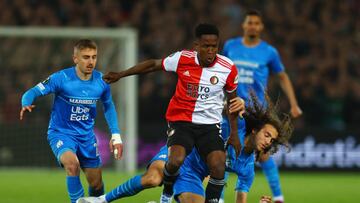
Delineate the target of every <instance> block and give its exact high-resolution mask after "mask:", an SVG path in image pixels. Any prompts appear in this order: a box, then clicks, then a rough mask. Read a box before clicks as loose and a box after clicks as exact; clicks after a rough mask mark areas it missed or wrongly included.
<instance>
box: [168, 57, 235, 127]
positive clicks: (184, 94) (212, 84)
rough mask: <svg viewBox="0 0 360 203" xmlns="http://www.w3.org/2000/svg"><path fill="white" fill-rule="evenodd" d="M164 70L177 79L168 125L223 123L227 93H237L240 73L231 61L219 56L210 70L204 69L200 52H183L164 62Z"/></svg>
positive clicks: (169, 107) (170, 104)
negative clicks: (200, 61) (173, 73)
mask: <svg viewBox="0 0 360 203" xmlns="http://www.w3.org/2000/svg"><path fill="white" fill-rule="evenodd" d="M162 67H163V69H164V70H165V71H172V72H175V73H176V74H177V76H178V81H177V85H176V91H175V94H174V95H173V97H172V98H171V100H170V103H169V106H168V109H167V112H166V119H167V120H168V121H187V122H192V123H194V124H214V123H219V122H220V121H221V120H222V115H221V113H222V109H223V106H224V90H225V91H227V92H228V93H231V92H233V91H236V88H237V83H238V72H237V69H236V67H235V65H234V63H233V62H232V61H231V60H230V59H228V58H227V57H225V56H222V55H219V54H217V56H216V58H215V60H214V62H213V63H212V64H210V65H209V67H202V66H200V64H199V61H198V58H197V52H195V51H188V50H182V51H179V52H176V53H174V54H171V55H170V56H168V57H166V58H164V59H163V61H162Z"/></svg>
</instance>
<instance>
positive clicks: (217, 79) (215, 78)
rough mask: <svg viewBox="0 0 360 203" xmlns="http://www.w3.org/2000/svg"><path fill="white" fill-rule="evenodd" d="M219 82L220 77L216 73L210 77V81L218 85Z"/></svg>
mask: <svg viewBox="0 0 360 203" xmlns="http://www.w3.org/2000/svg"><path fill="white" fill-rule="evenodd" d="M218 82H219V78H218V77H216V76H215V75H214V76H212V77H211V78H210V83H211V84H213V85H216V84H217V83H218Z"/></svg>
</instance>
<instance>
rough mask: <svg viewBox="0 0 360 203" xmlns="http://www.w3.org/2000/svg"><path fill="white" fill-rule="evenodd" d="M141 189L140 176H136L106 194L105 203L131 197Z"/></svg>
mask: <svg viewBox="0 0 360 203" xmlns="http://www.w3.org/2000/svg"><path fill="white" fill-rule="evenodd" d="M143 189H144V187H143V186H142V185H141V175H137V176H134V177H133V178H131V179H129V180H128V181H126V182H125V183H123V184H121V185H119V186H118V187H117V188H115V189H113V190H112V191H111V192H109V193H107V194H106V195H105V199H106V201H107V202H111V201H113V200H116V199H120V198H122V197H128V196H133V195H135V194H137V193H139V192H140V191H142V190H143Z"/></svg>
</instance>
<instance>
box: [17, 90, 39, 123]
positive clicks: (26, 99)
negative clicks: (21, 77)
mask: <svg viewBox="0 0 360 203" xmlns="http://www.w3.org/2000/svg"><path fill="white" fill-rule="evenodd" d="M40 95H41V92H40V91H39V90H38V89H36V88H35V87H33V88H31V89H29V90H28V91H26V92H25V93H24V95H23V96H22V98H21V106H22V107H21V110H20V120H22V119H23V118H24V113H25V112H26V111H28V112H32V110H33V109H34V108H35V105H33V104H32V103H33V102H34V100H35V99H36V98H37V97H39V96H40Z"/></svg>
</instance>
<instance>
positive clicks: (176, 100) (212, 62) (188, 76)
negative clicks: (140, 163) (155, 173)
mask: <svg viewBox="0 0 360 203" xmlns="http://www.w3.org/2000/svg"><path fill="white" fill-rule="evenodd" d="M195 35H196V41H195V46H196V51H192V50H182V51H178V52H176V53H173V54H171V55H169V56H168V57H166V58H164V59H162V60H160V59H158V60H155V59H152V60H146V61H144V62H141V63H139V64H137V65H135V66H133V67H131V68H129V69H127V70H124V71H120V72H110V73H108V74H107V75H105V76H104V80H105V81H107V82H109V83H113V82H116V81H117V80H119V79H120V78H122V77H126V76H130V75H136V74H144V73H149V72H154V71H158V70H162V69H163V70H165V71H172V72H175V73H176V74H177V76H178V81H177V86H176V91H175V94H174V96H173V97H172V99H171V101H170V103H169V106H168V109H167V113H166V119H167V121H168V123H169V125H168V126H169V127H168V130H167V133H168V141H167V145H168V151H169V157H168V161H167V162H166V165H165V169H164V191H163V195H162V202H167V201H169V200H170V197H171V196H172V194H173V184H174V182H175V181H176V178H177V175H178V174H179V168H180V166H181V165H182V163H183V162H184V159H185V157H186V156H187V155H188V154H189V153H190V152H191V150H192V149H193V147H196V148H197V150H198V151H199V153H200V155H201V157H202V158H203V159H204V161H205V162H206V164H207V166H208V168H209V171H210V179H209V183H208V185H207V188H206V201H205V202H218V199H219V198H220V194H221V191H222V188H223V186H224V184H225V181H224V171H225V152H224V143H223V140H222V139H221V137H220V125H219V123H220V121H221V120H222V111H223V107H224V103H223V100H224V97H225V94H224V93H226V97H227V100H228V103H229V104H231V102H232V99H234V98H235V97H236V88H237V83H238V73H237V68H236V67H235V65H234V63H233V62H232V61H231V60H230V59H228V58H226V57H225V56H222V55H219V54H217V52H218V47H219V31H218V29H217V27H216V26H215V25H212V24H199V25H198V26H197V27H196V29H195ZM244 107H245V106H244ZM237 115H238V112H230V113H229V119H230V128H231V133H230V138H229V140H228V144H230V145H233V146H234V148H235V150H236V152H237V154H238V153H239V151H240V142H239V138H238V136H237V120H236V118H237ZM167 197H169V198H167Z"/></svg>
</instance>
